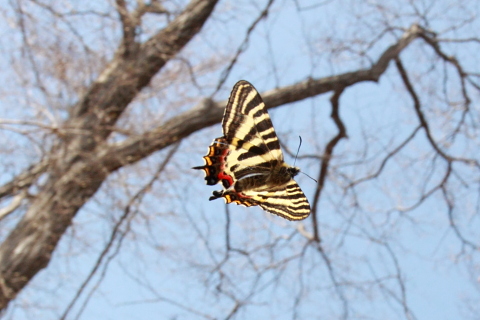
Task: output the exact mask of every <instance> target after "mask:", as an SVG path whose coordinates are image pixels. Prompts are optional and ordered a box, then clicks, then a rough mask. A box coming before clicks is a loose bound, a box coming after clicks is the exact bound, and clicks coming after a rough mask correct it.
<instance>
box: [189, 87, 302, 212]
mask: <svg viewBox="0 0 480 320" xmlns="http://www.w3.org/2000/svg"><path fill="white" fill-rule="evenodd" d="M222 126H223V132H224V136H222V137H219V138H217V139H215V140H214V141H213V143H212V144H211V145H210V146H209V152H208V153H207V155H206V156H204V157H203V158H204V161H205V165H204V166H199V167H194V169H202V170H204V171H205V180H206V182H207V184H208V185H215V184H217V183H221V184H222V185H223V187H224V189H223V190H220V191H214V192H213V196H211V197H210V200H214V199H218V198H224V199H225V201H226V202H227V203H232V202H233V203H236V204H241V205H245V206H247V207H249V206H257V205H258V206H260V207H262V208H263V209H264V210H266V211H268V212H271V213H274V214H277V215H279V216H281V217H283V218H285V219H289V220H301V219H305V218H306V217H307V216H308V215H309V214H310V205H309V203H308V200H307V198H306V197H305V195H304V194H303V192H302V190H301V189H300V187H299V186H298V184H297V183H296V182H295V180H293V177H294V176H296V175H297V174H298V173H299V172H300V169H299V168H297V167H292V166H289V165H287V164H286V163H285V162H284V161H283V154H282V151H281V149H280V143H279V141H278V138H277V135H276V133H275V130H274V128H273V125H272V122H271V120H270V117H269V115H268V112H267V109H266V107H265V104H264V103H263V100H262V99H261V97H260V95H259V93H258V92H257V90H256V89H255V88H254V87H253V86H252V85H251V84H250V83H248V82H247V81H243V80H242V81H239V82H238V83H237V84H236V85H235V86H234V88H233V90H232V93H231V95H230V99H229V101H228V104H227V107H226V108H225V114H224V117H223V122H222Z"/></svg>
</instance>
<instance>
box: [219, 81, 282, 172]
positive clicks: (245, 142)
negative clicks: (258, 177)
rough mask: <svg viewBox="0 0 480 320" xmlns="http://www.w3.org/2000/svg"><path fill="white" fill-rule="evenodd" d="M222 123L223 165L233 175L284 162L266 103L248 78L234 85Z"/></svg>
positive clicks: (258, 170) (262, 170) (269, 167)
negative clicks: (226, 153) (226, 151)
mask: <svg viewBox="0 0 480 320" xmlns="http://www.w3.org/2000/svg"><path fill="white" fill-rule="evenodd" d="M222 126H223V133H224V135H225V140H226V141H227V143H228V144H229V145H230V153H229V156H228V158H227V160H226V161H227V162H226V165H225V167H226V171H227V172H228V173H229V174H232V176H233V177H234V178H235V179H237V180H238V179H241V178H243V177H245V176H247V175H252V174H261V173H267V172H269V171H270V170H271V167H272V166H274V165H277V164H278V163H283V154H282V150H281V149H280V143H279V141H278V138H277V134H276V133H275V130H274V129H273V124H272V121H271V120H270V116H269V115H268V112H267V108H266V107H265V103H264V102H263V100H262V98H261V97H260V94H259V93H258V92H257V90H256V89H255V88H254V87H253V86H252V85H251V84H250V83H249V82H247V81H245V80H241V81H239V82H237V84H235V86H234V87H233V90H232V93H231V95H230V99H229V100H228V104H227V107H226V108H225V114H224V115H223V123H222Z"/></svg>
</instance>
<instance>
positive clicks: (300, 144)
mask: <svg viewBox="0 0 480 320" xmlns="http://www.w3.org/2000/svg"><path fill="white" fill-rule="evenodd" d="M298 138H299V139H300V143H299V144H298V150H297V154H296V155H295V161H293V166H294V167H295V163H296V162H297V157H298V153H299V152H300V147H301V146H302V137H301V136H298ZM300 172H301V173H303V174H304V175H306V176H307V177H309V178H310V179H312V180H313V181H315V182H316V183H318V181H317V180H315V179H313V178H312V177H310V176H309V175H308V174H306V173H305V172H302V171H300Z"/></svg>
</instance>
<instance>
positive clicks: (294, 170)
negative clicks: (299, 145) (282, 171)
mask: <svg viewBox="0 0 480 320" xmlns="http://www.w3.org/2000/svg"><path fill="white" fill-rule="evenodd" d="M299 172H300V168H299V167H288V168H287V173H288V174H289V175H290V177H292V178H293V177H295V176H296V175H297V174H298V173H299Z"/></svg>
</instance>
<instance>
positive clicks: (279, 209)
mask: <svg viewBox="0 0 480 320" xmlns="http://www.w3.org/2000/svg"><path fill="white" fill-rule="evenodd" d="M243 194H244V195H245V196H246V197H249V198H250V199H253V200H255V201H256V202H257V203H258V205H259V206H260V207H261V208H262V209H263V210H265V211H268V212H270V213H273V214H276V215H278V216H280V217H282V218H285V219H288V220H303V219H305V218H307V217H308V215H309V214H310V204H309V203H308V200H307V197H305V194H304V193H303V191H302V189H300V186H299V185H298V184H297V183H296V182H295V180H293V179H290V181H288V182H287V184H285V185H280V186H277V187H273V188H271V189H270V190H263V191H255V190H247V191H244V192H243Z"/></svg>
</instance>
